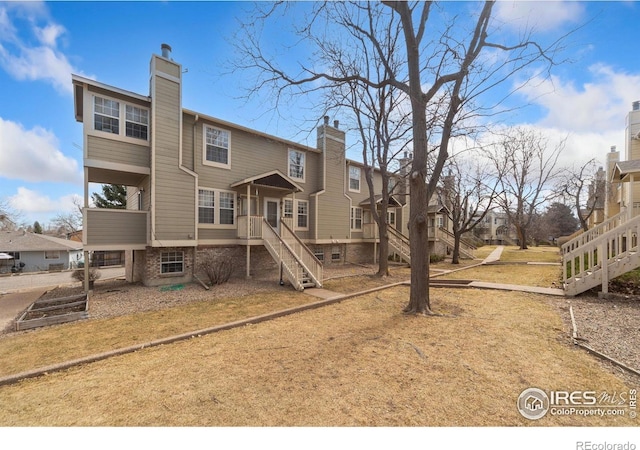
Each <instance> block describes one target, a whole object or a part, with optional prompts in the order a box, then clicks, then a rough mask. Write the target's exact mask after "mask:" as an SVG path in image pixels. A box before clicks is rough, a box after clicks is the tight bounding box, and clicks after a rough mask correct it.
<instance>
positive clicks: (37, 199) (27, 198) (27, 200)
mask: <svg viewBox="0 0 640 450" xmlns="http://www.w3.org/2000/svg"><path fill="white" fill-rule="evenodd" d="M79 199H80V200H81V199H82V197H81V196H79V195H77V194H69V195H65V196H62V197H60V198H57V199H52V198H51V197H49V196H48V195H46V194H43V193H41V192H37V191H34V190H31V189H27V188H26V187H19V188H18V192H17V193H16V194H15V195H13V196H10V197H8V202H9V205H10V206H11V207H12V208H14V209H16V210H19V211H21V212H22V213H25V214H26V215H28V216H36V215H47V214H52V213H56V214H57V213H66V212H72V211H76V210H77V208H76V206H75V204H74V202H77V201H78V200H79Z"/></svg>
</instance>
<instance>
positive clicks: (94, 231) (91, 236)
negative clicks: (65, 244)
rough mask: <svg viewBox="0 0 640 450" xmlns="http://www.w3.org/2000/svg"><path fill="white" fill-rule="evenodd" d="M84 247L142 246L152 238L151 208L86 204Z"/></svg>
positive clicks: (119, 248) (114, 248)
mask: <svg viewBox="0 0 640 450" xmlns="http://www.w3.org/2000/svg"><path fill="white" fill-rule="evenodd" d="M83 215H84V230H85V231H84V250H85V251H96V250H142V249H144V248H145V247H146V246H147V245H148V242H149V212H148V211H131V210H126V209H104V208H85V209H84V212H83Z"/></svg>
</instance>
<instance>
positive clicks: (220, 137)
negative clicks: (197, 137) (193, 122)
mask: <svg viewBox="0 0 640 450" xmlns="http://www.w3.org/2000/svg"><path fill="white" fill-rule="evenodd" d="M204 135H205V138H204V160H203V163H204V164H207V165H210V166H218V167H224V168H227V169H228V168H230V167H231V162H230V159H231V158H230V154H229V149H230V146H229V140H230V139H229V132H228V131H226V130H220V129H218V128H214V127H209V126H205V127H204Z"/></svg>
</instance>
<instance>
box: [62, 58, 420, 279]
mask: <svg viewBox="0 0 640 450" xmlns="http://www.w3.org/2000/svg"><path fill="white" fill-rule="evenodd" d="M182 73H183V70H182V67H181V66H180V64H178V63H176V62H174V61H173V60H172V59H171V57H170V49H169V48H168V46H163V54H162V55H153V56H152V58H151V63H150V91H149V95H148V96H146V95H141V94H136V93H132V92H128V91H126V90H123V89H120V88H117V87H113V86H108V85H105V84H102V83H99V82H96V81H93V80H89V79H86V78H83V77H80V76H75V75H74V76H73V85H74V97H75V116H76V120H77V121H79V122H82V123H83V131H84V133H83V135H84V172H85V199H87V198H88V184H89V183H107V184H123V185H126V186H127V209H126V210H109V209H97V208H88V205H85V208H84V217H83V219H84V224H83V229H84V231H85V232H84V236H83V244H84V250H85V251H86V252H95V251H113V250H125V252H126V268H127V269H126V274H127V279H128V280H129V281H132V282H137V281H141V282H143V283H144V284H146V285H163V284H175V283H183V282H189V281H191V280H192V279H193V276H194V273H195V272H196V271H197V266H198V261H199V260H201V258H202V256H203V255H205V254H207V253H213V254H216V255H225V256H227V257H228V258H230V259H231V260H232V261H233V267H234V269H235V274H236V275H246V276H251V275H252V274H255V273H257V271H260V270H264V269H273V268H278V267H283V268H284V271H285V272H287V274H288V277H289V278H290V280H293V278H295V277H300V282H299V283H298V282H297V281H292V284H294V286H295V287H296V288H299V289H300V288H304V287H305V286H310V285H315V286H319V285H321V283H322V274H321V272H322V266H323V265H325V264H341V263H344V262H350V263H372V262H374V261H375V258H376V249H377V242H378V239H377V229H376V227H375V226H374V225H373V224H372V222H373V220H372V216H371V213H370V206H369V201H368V199H369V191H368V188H367V184H366V181H365V179H364V168H363V166H362V164H361V163H358V162H356V161H350V160H348V159H347V158H346V155H345V133H344V131H342V130H341V129H340V128H339V123H338V122H337V121H335V122H333V124H330V123H329V119H328V118H325V120H324V123H323V124H322V125H320V126H319V127H318V129H317V146H316V147H315V148H313V147H307V146H304V145H300V144H298V143H295V142H291V141H288V140H285V139H280V138H278V137H275V136H270V135H267V134H264V133H261V132H259V131H256V130H252V129H249V128H246V127H243V126H240V125H237V124H232V123H229V122H226V121H223V120H220V119H217V118H214V117H210V116H207V115H205V114H202V113H198V112H195V111H190V110H188V109H184V108H183V107H182ZM374 184H375V186H376V190H377V192H379V191H380V189H381V185H382V183H381V179H380V176H379V174H378V173H375V176H374ZM406 216H408V205H406V204H401V203H399V202H397V201H395V200H394V202H393V204H391V205H390V209H389V214H388V221H389V222H390V223H391V226H392V227H394V228H395V227H397V228H399V229H400V228H402V226H401V224H403V223H406V220H403V218H404V219H406ZM285 253H287V254H286V255H285ZM296 274H297V275H296ZM291 277H293V278H291ZM303 280H306V281H303Z"/></svg>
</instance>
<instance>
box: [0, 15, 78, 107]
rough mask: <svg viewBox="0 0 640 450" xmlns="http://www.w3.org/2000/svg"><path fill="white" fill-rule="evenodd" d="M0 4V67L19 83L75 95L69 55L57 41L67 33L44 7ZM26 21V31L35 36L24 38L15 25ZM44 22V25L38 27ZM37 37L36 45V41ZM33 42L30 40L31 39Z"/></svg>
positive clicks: (74, 70)
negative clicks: (44, 84)
mask: <svg viewBox="0 0 640 450" xmlns="http://www.w3.org/2000/svg"><path fill="white" fill-rule="evenodd" d="M29 3H30V2H26V3H16V4H12V3H11V2H9V3H8V4H7V3H5V4H2V3H0V67H2V69H4V70H5V71H6V72H7V73H8V74H10V75H11V76H12V77H14V78H16V79H17V80H28V81H37V80H44V81H46V82H48V83H50V84H52V85H53V86H54V88H55V89H56V90H57V91H59V92H61V93H65V94H69V95H70V94H72V93H73V89H72V85H71V73H80V74H81V73H82V72H81V71H79V70H77V69H74V68H73V66H72V65H71V63H70V62H69V60H68V59H67V57H66V55H64V53H62V52H61V51H60V50H58V48H57V47H58V40H59V39H60V37H61V36H63V35H64V34H65V33H66V29H65V28H64V27H63V26H62V25H59V24H57V23H55V22H54V21H52V20H51V19H50V18H48V15H47V14H46V11H44V10H43V8H44V6H41V4H36V5H35V6H34V5H29ZM18 21H24V23H25V25H24V27H23V28H24V29H27V30H29V31H30V32H31V33H32V34H33V36H30V37H28V36H22V35H19V34H18V32H17V31H16V30H17V28H16V26H15V23H17V22H18ZM42 21H44V22H45V23H44V24H43V25H39V23H40V22H42ZM33 37H35V41H34V42H31V41H33V40H34V39H33ZM29 38H30V39H29Z"/></svg>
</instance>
